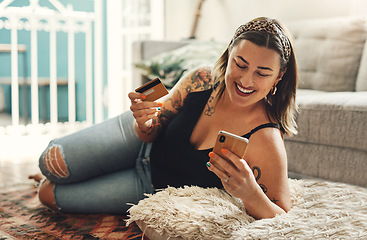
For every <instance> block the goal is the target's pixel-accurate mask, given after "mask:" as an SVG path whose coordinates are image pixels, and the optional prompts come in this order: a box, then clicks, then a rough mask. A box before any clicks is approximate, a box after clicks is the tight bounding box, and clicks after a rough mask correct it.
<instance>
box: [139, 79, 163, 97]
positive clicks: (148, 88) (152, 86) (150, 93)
mask: <svg viewBox="0 0 367 240" xmlns="http://www.w3.org/2000/svg"><path fill="white" fill-rule="evenodd" d="M135 92H138V93H142V94H144V96H145V98H144V99H142V100H143V101H155V100H157V99H159V98H161V97H163V96H165V95H167V94H168V91H167V89H166V88H165V87H164V85H163V84H162V82H161V80H160V79H159V78H156V79H154V80H152V81H150V82H148V83H146V84H144V85H143V86H141V87H138V88H137V89H135Z"/></svg>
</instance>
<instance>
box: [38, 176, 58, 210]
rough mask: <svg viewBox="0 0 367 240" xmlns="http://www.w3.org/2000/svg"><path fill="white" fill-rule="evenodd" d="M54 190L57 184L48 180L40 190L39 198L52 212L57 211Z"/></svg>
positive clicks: (42, 184)
mask: <svg viewBox="0 0 367 240" xmlns="http://www.w3.org/2000/svg"><path fill="white" fill-rule="evenodd" d="M54 189H55V184H54V183H52V182H51V181H49V180H47V179H46V180H45V181H43V182H42V183H41V185H40V187H39V189H38V198H39V200H40V202H41V203H42V204H43V205H45V206H47V207H49V208H51V209H52V210H57V206H56V200H55V194H54Z"/></svg>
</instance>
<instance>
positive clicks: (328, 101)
mask: <svg viewBox="0 0 367 240" xmlns="http://www.w3.org/2000/svg"><path fill="white" fill-rule="evenodd" d="M296 101H297V104H298V105H299V108H300V114H299V115H298V117H297V124H298V131H299V132H298V135H296V136H295V137H293V138H292V139H291V140H292V141H299V142H307V143H313V144H322V145H328V146H338V147H347V148H352V149H359V150H363V151H366V150H367V138H366V129H367V104H366V103H367V92H321V91H314V90H302V89H301V90H299V91H298V92H297V100H296Z"/></svg>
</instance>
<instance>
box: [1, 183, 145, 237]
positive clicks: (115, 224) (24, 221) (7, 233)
mask: <svg viewBox="0 0 367 240" xmlns="http://www.w3.org/2000/svg"><path fill="white" fill-rule="evenodd" d="M36 190H37V189H36V188H35V187H33V186H27V187H23V188H22V189H19V188H18V189H13V190H7V191H6V192H4V191H0V240H5V239H6V240H8V239H47V240H50V239H127V240H130V239H145V240H148V238H146V237H145V238H144V237H143V236H142V232H141V230H140V229H139V228H138V227H137V225H136V224H132V225H129V227H126V222H125V220H126V219H127V218H126V217H125V216H118V215H94V214H93V215H84V214H58V213H55V212H52V211H49V210H48V209H47V208H45V207H43V206H42V205H40V203H39V201H38V198H37V192H36Z"/></svg>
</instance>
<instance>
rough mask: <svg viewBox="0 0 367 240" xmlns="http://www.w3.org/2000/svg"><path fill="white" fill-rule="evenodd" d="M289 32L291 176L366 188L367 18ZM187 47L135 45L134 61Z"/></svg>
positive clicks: (313, 23) (137, 77)
mask: <svg viewBox="0 0 367 240" xmlns="http://www.w3.org/2000/svg"><path fill="white" fill-rule="evenodd" d="M288 27H289V29H290V31H291V32H292V35H293V36H294V45H295V49H296V55H297V56H296V57H297V61H298V65H299V75H300V83H299V90H298V91H297V100H296V101H297V104H298V106H299V114H298V116H297V124H298V132H299V133H298V135H296V136H295V137H292V138H289V137H286V138H285V145H286V149H287V154H288V170H289V176H290V177H292V178H321V179H326V180H330V181H336V182H344V183H350V184H354V185H359V186H363V187H367V137H366V133H367V43H366V35H367V23H366V19H365V18H338V19H322V20H308V21H303V22H297V23H294V24H291V25H290V26H288ZM191 43H192V42H190V41H178V42H168V41H141V42H135V43H134V44H133V53H134V54H133V62H134V63H139V62H141V61H142V60H144V59H150V58H152V57H154V56H157V55H159V54H161V53H163V52H168V51H172V50H173V51H174V49H179V48H181V47H184V46H186V45H188V44H191ZM133 78H134V85H135V86H136V87H137V86H139V85H140V84H141V83H142V82H145V81H146V80H147V78H146V77H144V76H143V75H142V74H141V71H140V70H139V69H137V68H135V69H134V72H133ZM135 86H134V87H135Z"/></svg>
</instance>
